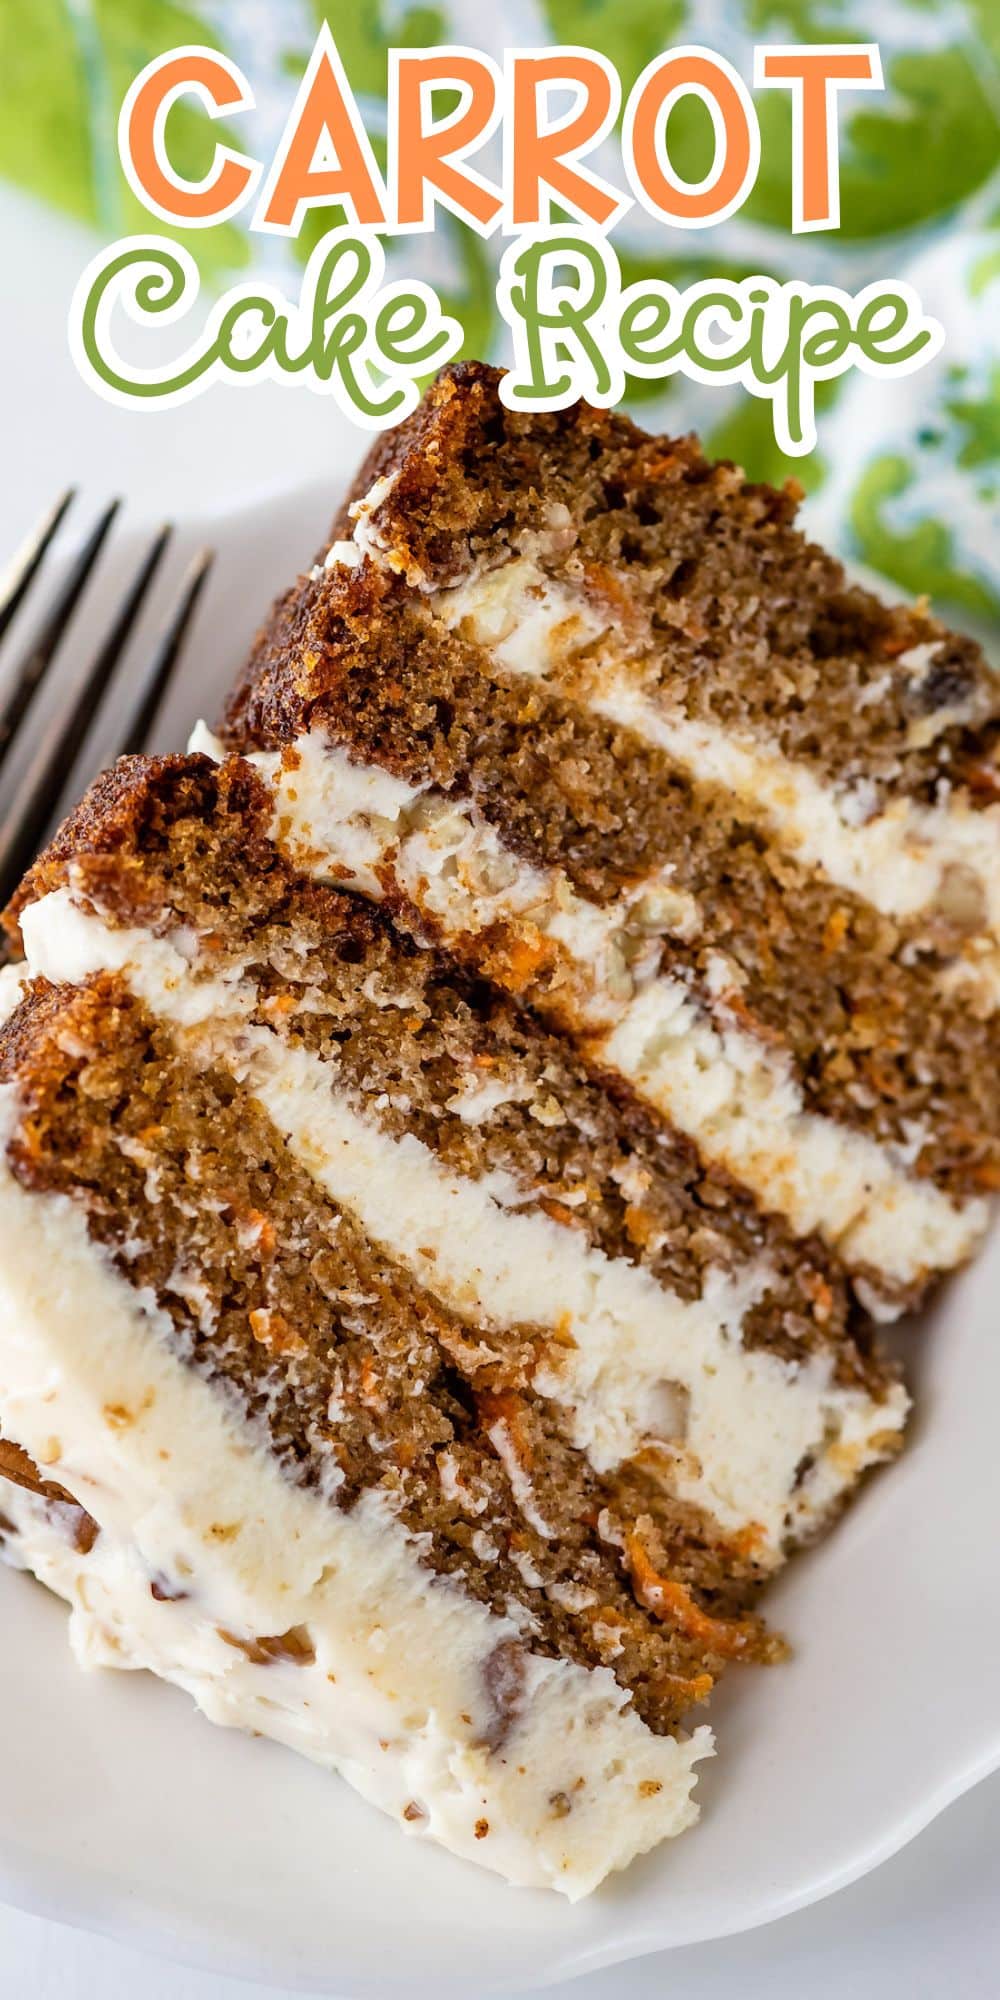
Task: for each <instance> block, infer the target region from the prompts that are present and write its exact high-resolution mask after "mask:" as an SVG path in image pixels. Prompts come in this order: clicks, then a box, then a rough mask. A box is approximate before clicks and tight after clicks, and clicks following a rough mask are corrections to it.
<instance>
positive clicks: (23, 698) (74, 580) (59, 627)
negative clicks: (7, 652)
mask: <svg viewBox="0 0 1000 2000" xmlns="http://www.w3.org/2000/svg"><path fill="white" fill-rule="evenodd" d="M120 506H121V501H120V500H112V502H111V505H110V507H106V508H105V510H104V513H103V514H102V515H101V518H100V520H99V521H98V523H97V525H96V527H95V528H93V529H92V531H91V533H90V534H89V535H88V537H87V540H86V542H85V543H84V545H83V548H82V549H81V550H80V553H79V555H78V556H77V558H76V561H75V562H74V563H73V566H72V568H71V570H70V572H69V575H68V576H67V578H66V580H65V582H64V584H63V586H62V589H61V590H60V591H59V594H58V596H57V597H56V601H55V603H54V604H53V606H52V609H51V611H50V612H49V614H48V616H47V618H46V619H45V622H44V624H43V626H42V629H41V631H40V632H39V634H38V636H37V638H36V639H35V641H34V643H33V644H32V645H31V646H30V647H29V649H28V651H27V653H26V654H25V656H24V658H23V660H22V661H21V665H20V667H19V668H18V671H17V673H16V674H15V676H14V684H13V686H12V688H11V691H10V693H9V695H8V697H7V700H6V702H5V704H4V707H3V709H2V711H0V760H2V759H3V758H4V757H5V755H6V753H7V751H8V750H9V748H10V744H11V740H12V738H13V737H14V736H15V735H16V733H17V730H18V729H19V728H20V726H21V723H22V722H23V720H24V716H25V712H26V710H27V708H28V706H29V703H30V702H31V699H32V696H33V695H34V694H35V693H36V691H37V689H38V687H39V686H40V684H41V682H42V680H43V678H44V676H45V673H46V670H47V668H48V667H49V666H50V664H51V661H52V658H53V655H54V654H55V651H56V648H57V646H58V644H59V641H60V639H61V638H62V636H63V633H64V632H65V630H66V625H67V622H68V620H69V618H70V616H71V614H72V612H73V610H74V608H75V605H76V602H77V599H78V598H79V596H80V593H81V591H82V590H83V587H84V584H85V583H86V581H87V578H88V577H89V575H90V572H91V570H92V569H93V567H94V564H95V563H96V561H97V558H98V556H99V555H100V552H101V549H102V547H103V545H104V541H105V537H106V536H107V534H108V530H109V529H110V527H111V524H112V522H113V520H114V518H115V515H116V514H117V512H118V509H119V507H120Z"/></svg>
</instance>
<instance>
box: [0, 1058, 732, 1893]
mask: <svg viewBox="0 0 1000 2000" xmlns="http://www.w3.org/2000/svg"><path fill="white" fill-rule="evenodd" d="M15 1111H16V1100H15V1098H14V1095H13V1092H12V1090H11V1088H10V1087H9V1086H5V1088H4V1092H3V1101H2V1103H0V1138H2V1139H3V1140H4V1141H5V1139H6V1134H7V1131H8V1129H9V1124H10V1122H11V1121H12V1119H13V1117H14V1115H15ZM82 1327H83V1328H86V1336H87V1337H86V1340H81V1328H82ZM0 1382H2V1385H3V1387H2V1391H0V1425H2V1428H3V1431H4V1434H5V1435H7V1436H10V1437H12V1438H16V1440H17V1441H18V1443H19V1444H21V1445H22V1446H23V1448H24V1449H25V1450H26V1451H28V1452H29V1453H30V1454H31V1456H32V1457H33V1458H34V1459H35V1461H36V1462H37V1463H38V1464H39V1465H41V1466H42V1467H43V1468H44V1470H45V1472H46V1474H47V1475H48V1476H51V1477H52V1478H54V1479H57V1480H58V1482H59V1484H60V1485H62V1486H64V1487H65V1488H66V1489H67V1490H68V1491H69V1492H71V1493H72V1494H73V1495H74V1497H75V1498H76V1499H77V1500H78V1501H79V1503H80V1505H81V1506H83V1507H85V1508H86V1509H87V1510H88V1512H89V1513H91V1514H92V1515H93V1516H94V1518H95V1520H96V1521H97V1522H98V1523H99V1527H100V1533H99V1535H98V1537H97V1540H96V1542H95V1544H94V1547H93V1549H92V1550H91V1552H90V1553H89V1554H81V1553H80V1552H79V1551H77V1550H75V1549H74V1548H73V1547H72V1546H71V1544H70V1543H69V1542H64V1541H62V1539H61V1538H60V1535H59V1533H58V1530H57V1526H56V1524H55V1522H54V1520H53V1519H52V1518H50V1516H49V1514H48V1511H47V1509H46V1507H45V1505H44V1502H41V1501H39V1500H37V1499H36V1498H33V1497H32V1496H25V1495H22V1494H20V1493H19V1492H18V1490H17V1489H16V1488H11V1489H10V1494H9V1496H8V1493H7V1491H6V1489H5V1490H4V1496H3V1500H4V1512H5V1513H6V1514H7V1515H8V1516H9V1518H11V1519H12V1520H13V1522H14V1526H15V1528H16V1530H17V1534H16V1537H15V1541H14V1545H13V1546H14V1552H15V1554H16V1557H17V1559H18V1560H19V1561H21V1562H23V1563H24V1564H25V1565H27V1566H28V1567H30V1568H31V1569H33V1570H34V1571H35V1572H36V1573H37V1574H38V1575H39V1576H40V1577H41V1578H42V1580H43V1581H44V1582H46V1583H48V1584H50V1585H51V1586H52V1587H53V1588H54V1589H55V1590H57V1591H58V1592H59V1593H60V1594H61V1595H62V1596H64V1597H65V1598H66V1599H67V1601H68V1602H69V1603H70V1605H71V1606H72V1618H71V1632H72V1639H73V1644H74V1648H75V1650H76V1653H77V1657H78V1658H79V1659H80V1661H81V1664H83V1665H95V1664H102V1665H114V1666H118V1667H147V1668H149V1669H151V1670H152V1671H153V1672H155V1673H157V1674H159V1675H161V1676H162V1677H163V1678H164V1679H167V1680H170V1681H174V1682H176V1683H177V1684H178V1685H179V1686H181V1687H184V1688H186V1689H187V1690H188V1692H189V1693H190V1694H191V1695H192V1696H193V1698H194V1699H195V1701H196V1702H197V1703H198V1705H199V1707H201V1708H202V1709H203V1711H204V1712H205V1714H206V1715H208V1716H209V1717H210V1718H211V1719H213V1720H215V1721H218V1722H224V1723H229V1724H233V1725H235V1726H237V1727H240V1728H246V1729H253V1730H259V1731H260V1732H262V1733H263V1734H266V1735H268V1736H273V1737H275V1738H277V1739H278V1740H279V1741H281V1742H285V1743H288V1744H290V1745H292V1746H293V1747H294V1748H296V1749H297V1750H300V1751H303V1752H304V1753H305V1754H306V1755H308V1756H310V1757H311V1758H313V1759H314V1760H315V1761H316V1762H317V1763H319V1764H322V1765H325V1766H327V1767H328V1768H329V1769H331V1770H336V1771H339V1772H340V1773H341V1774H342V1775H343V1776H344V1777H345V1778H347V1779H348V1781H349V1782H350V1783H351V1784H352V1785H353V1786H355V1788H356V1789H357V1790H358V1791H359V1792H361V1793H362V1794H363V1796H364V1797H365V1798H367V1799H369V1800H371V1802H372V1803H373V1804H375V1805H378V1806H380V1807H381V1808H382V1809H383V1810H384V1811H386V1812H388V1813H390V1814H391V1815H392V1816H393V1817H394V1818H395V1819H397V1820H398V1821H399V1823H400V1825H401V1826H402V1827H403V1828H404V1830H406V1831H408V1832H410V1833H414V1834H417V1835H423V1836H426V1837H429V1838H431V1839H433V1840H436V1841H439V1842H440V1843H441V1844H442V1845H443V1846H444V1847H446V1848H448V1849H450V1850H451V1851H452V1852H453V1853H455V1854H458V1855H463V1856H466V1857H468V1858H470V1859H475V1860H476V1861H479V1862H480V1863H484V1864H485V1865H487V1866H489V1867H492V1868H494V1869H495V1870H496V1871H497V1872H498V1873H500V1874H501V1875H504V1876H506V1877H507V1878H508V1879H509V1880H510V1881H512V1882H516V1883H518V1884H525V1885H529V1886H540V1887H541V1886H547V1887H550V1888H555V1889H558V1890H560V1891H561V1892H562V1893H564V1894H565V1895H567V1896H569V1897H570V1898H573V1899H575V1898H576V1897H579V1896H582V1895H585V1894H586V1893H587V1892H588V1891H589V1890H591V1889H593V1888H594V1887H595V1886H596V1885H597V1883H598V1882H600V1881H601V1880H602V1879H603V1877H604V1876H605V1875H606V1874H607V1873H609V1872H610V1871H611V1870H613V1869H616V1868H619V1867H623V1866H624V1865H625V1864H626V1863H627V1862H628V1861H629V1860H630V1859H631V1858H632V1857H633V1856H634V1855H636V1854H638V1853H642V1852H645V1851H646V1849H647V1848H649V1847H651V1846H653V1845H654V1843H655V1842H657V1841H659V1840H661V1839H663V1838H665V1837H668V1836H670V1835H673V1834H676V1833H679V1832H681V1831H682V1830H683V1829H684V1828H685V1827H686V1826H688V1825H690V1824H691V1822H692V1820H693V1819H694V1818H695V1817H696V1808H695V1807H694V1805H693V1803H692V1800H691V1790H692V1785H693V1782H694V1769H693V1767H694V1765H695V1763H696V1762H697V1761H698V1759H699V1758H702V1757H704V1756H706V1755H708V1754H709V1753H710V1751H711V1747H712V1738H711V1733H710V1732H709V1731H708V1730H707V1729H705V1728H700V1729H698V1730H697V1731H696V1732H695V1734H694V1735H693V1736H692V1737H690V1738H688V1739H683V1740H675V1739H673V1738H671V1737H657V1736H654V1735H653V1734H652V1732H651V1731H650V1730H648V1729H647V1728H646V1727H645V1725H644V1724H643V1723H642V1722H641V1721H640V1720H639V1718H638V1717H637V1716H636V1715H635V1713H634V1711H633V1710H632V1709H631V1708H629V1707H628V1706H627V1703H628V1695H627V1693H626V1692H625V1691H624V1690H622V1689H621V1688H619V1687H618V1685H617V1683H616V1682H615V1680H614V1677H613V1675H612V1674H611V1673H610V1672H609V1671H608V1670H607V1669H605V1668H597V1669H594V1670H592V1671H588V1670H586V1669H584V1668H582V1667H578V1666H576V1665H573V1664H571V1663H569V1662H566V1661H561V1660H553V1659H548V1658H541V1657H539V1656H537V1655H534V1654H532V1653H530V1652H526V1651H524V1649H523V1645H522V1642H521V1640H520V1636H519V1633H518V1629H517V1627H516V1626H515V1624H514V1623H513V1621H512V1620H510V1619H507V1618H504V1617H498V1616H495V1615H494V1614H492V1613H490V1612H489V1611H487V1610H486V1609H485V1608H484V1607H483V1606H481V1605H478V1604H477V1603H475V1602H474V1601H473V1600H472V1599H471V1598H469V1597H467V1596H465V1595H464V1593H463V1592H462V1591H461V1590H460V1589H459V1588H458V1587H457V1586H456V1585H455V1584H454V1583H452V1582H451V1581H450V1580H444V1579H440V1578H436V1577H434V1576H432V1575H431V1573H430V1572H429V1571H427V1570H426V1569H425V1568H424V1567H422V1566H421V1563H420V1561H419V1552H418V1548H417V1546H416V1544H415V1543H414V1542H413V1541H412V1540H411V1539H410V1538H409V1537H408V1536H407V1534H406V1533H405V1531H404V1530H403V1529H402V1527H401V1526H400V1524H399V1523H398V1521H396V1520H395V1519H394V1518H393V1516H392V1515H391V1513H390V1512H389V1511H388V1509H387V1508H386V1507H385V1505H384V1504H383V1503H382V1502H381V1500H379V1499H378V1498H376V1497H375V1496H364V1497H362V1499H361V1501H360V1502H359V1503H358V1504H357V1505H356V1506H355V1507H354V1508H353V1509H352V1510H351V1512H350V1513H345V1512H342V1511H340V1510H339V1509H337V1508H336V1507H335V1506H334V1505H331V1504H330V1503H329V1501H327V1500H325V1499H323V1498H322V1497H321V1496H319V1495H318V1494H311V1493H306V1492H305V1491H303V1490H302V1489H300V1488H298V1487H295V1486H293V1485H292V1484H290V1483H289V1482H288V1481H286V1480H285V1478H284V1477H283V1476H282V1474H281V1472H280V1470H279V1468H278V1466H277V1465H276V1463H275V1462H274V1460H273V1459H272V1458H271V1457H270V1456H269V1454H268V1452H267V1450H266V1448H265V1447H264V1446H263V1444H261V1443H258V1442H257V1441H256V1440H255V1439H254V1437H253V1435H252V1434H251V1433H250V1432H249V1430H248V1428H247V1427H246V1426H245V1425H241V1424H240V1423H239V1422H238V1421H237V1420H236V1418H235V1416H234V1414H233V1413H232V1412H231V1410H230V1408H229V1405H228V1403H227V1402H226V1401H225V1400H224V1399H223V1398H222V1397H221V1396H220V1395H218V1394H217V1393H216V1392H215V1391H214V1390H213V1389H212V1388H211V1387H210V1386H209V1385H208V1384H207V1383H206V1382H205V1381H204V1380H203V1379H202V1378H200V1377H199V1376H197V1375H195V1374H194V1373H193V1372H192V1370H191V1369H190V1368H188V1367H186V1366H185V1365H184V1363H183V1361H182V1360H181V1359H180V1358H179V1357H178V1355H177V1353H176V1352H175V1351H174V1350H173V1348H172V1346H171V1330H170V1327H169V1323H168V1322H167V1321H166V1320H165V1317H164V1316H163V1315H162V1314H161V1312H160V1310H159V1308H158V1306H157V1304H156V1301H155V1299H153V1298H152V1297H149V1296H146V1295H144V1294H142V1293H139V1292H136V1291H135V1290H133V1289H132V1288H131V1287H130V1286H129V1285H128V1283H127V1282H126V1281H125V1279H123V1278H122V1277H120V1276H119V1275H118V1274H117V1273H116V1272H115V1271H114V1270H113V1269H112V1267H111V1266H110V1264H109V1263H108V1262H107V1261H106V1260H105V1258H104V1257H103V1255H102V1253H101V1252H100V1251H99V1250H98V1249H97V1248H95V1246H94V1245H93V1244H92V1242H91V1241H90V1239H89V1237H88V1235H87V1232H86V1226H85V1222H84V1219H83V1216H82V1214H81V1213H80V1212H79V1211H78V1210H77V1209H76V1208H75V1206H74V1204H73V1203H72V1201H71V1200H70V1199H69V1198H67V1197H66V1196H62V1195H50V1194H49V1195H43V1194H35V1193H29V1192H27V1191H26V1190H25V1189H24V1188H23V1187H22V1186H21V1185H20V1184H19V1183H18V1182H17V1181H16V1180H15V1178H14V1176H13V1175H12V1174H11V1172H10V1170H9V1168H8V1166H7V1165H6V1162H5V1161H3V1162H0ZM154 1581H156V1582H157V1583H158V1586H159V1588H160V1590H161V1592H162V1590H163V1588H164V1585H165V1584H166V1586H167V1587H168V1588H169V1587H171V1586H173V1587H175V1588H176V1591H177V1592H178V1594H177V1595H173V1596H169V1597H164V1596H163V1595H159V1596H154V1594H153V1591H152V1588H151V1585H152V1583H153V1582H154ZM180 1592H183V1593H185V1594H184V1595H181V1594H179V1593H180ZM279 1637H284V1638H285V1640H286V1641H288V1642H289V1643H288V1644H287V1646H286V1648H285V1654H287V1655H288V1656H287V1657H286V1656H284V1655H283V1654H282V1649H281V1648H280V1647H277V1648H274V1647H272V1652H274V1651H277V1653H278V1655H279V1657H277V1658H274V1657H268V1658H266V1660H265V1661H264V1662H261V1661H259V1659H258V1660H257V1661H255V1660H254V1659H253V1658H252V1657H251V1654H252V1652H253V1650H254V1644H255V1642H259V1641H260V1640H261V1639H263V1638H267V1639H269V1640H274V1639H276V1638H279ZM292 1640H294V1644H293V1643H291V1642H292ZM515 1645H516V1646H517V1647H518V1649H519V1653H520V1654H521V1656H522V1668H523V1672H522V1674H521V1676H520V1679H521V1686H520V1691H519V1693H518V1695H517V1697H516V1699H515V1700H513V1701H512V1702H510V1703H508V1704H507V1705H506V1706H504V1707H503V1709H502V1711H501V1710H498V1706H497V1697H496V1695H495V1693H493V1692H491V1688H495V1686H496V1674H495V1671H494V1669H493V1668H492V1667H491V1662H494V1661H495V1660H496V1657H497V1648H498V1647H509V1646H515ZM258 1650H259V1649H258ZM501 1657H503V1656H502V1655H501ZM490 1744H493V1745H494V1746H495V1747H493V1748H490V1747H489V1745H490ZM581 1780H582V1782H581ZM567 1798H568V1799H570V1800H571V1801H572V1805H571V1810H570V1811H569V1812H568V1813H566V1812H565V1810H564V1807H563V1804H562V1801H563V1800H564V1799H567ZM554 1801H555V1802H556V1803H555V1804H554V1803H553V1802H554Z"/></svg>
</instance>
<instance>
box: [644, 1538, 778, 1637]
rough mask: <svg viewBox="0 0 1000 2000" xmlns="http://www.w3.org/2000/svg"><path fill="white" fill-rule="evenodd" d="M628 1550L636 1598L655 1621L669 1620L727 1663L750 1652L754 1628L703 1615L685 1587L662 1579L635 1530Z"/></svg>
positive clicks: (703, 1612)
mask: <svg viewBox="0 0 1000 2000" xmlns="http://www.w3.org/2000/svg"><path fill="white" fill-rule="evenodd" d="M625 1549H626V1554H627V1556H628V1563H629V1568H630V1570H631V1571H632V1582H633V1587H634V1589H635V1594H636V1597H637V1598H638V1600H639V1603H640V1604H641V1605H643V1606H644V1608H645V1609H646V1610H647V1611H651V1612H652V1613H653V1615H654V1617H656V1618H662V1619H664V1620H667V1619H669V1620H670V1621H671V1622H672V1623H673V1624H675V1625H677V1626H679V1627H680V1630H681V1631H682V1632H685V1633H686V1634H687V1636H688V1638H689V1639H695V1640H697V1641H698V1642H699V1643H700V1644H701V1645H703V1646H709V1647H710V1648H711V1650H712V1652H713V1653H721V1654H722V1656H723V1657H724V1658H726V1659H738V1658H739V1656H740V1654H741V1653H745V1652H746V1649H747V1647H748V1646H749V1645H750V1643H751V1641H752V1639H753V1638H754V1636H755V1632H754V1627H753V1626H752V1625H751V1624H749V1623H748V1622H747V1621H745V1620H743V1619H738V1618H713V1617H712V1616H711V1614H710V1613H709V1612H707V1611H703V1610H702V1609H701V1606H700V1605H698V1604H696V1603H695V1601H694V1598H693V1597H692V1596H691V1593H690V1591H689V1590H688V1589H687V1587H686V1585H685V1584H683V1583H678V1582H677V1581H676V1579H675V1578H673V1577H669V1576H661V1575H660V1573H659V1571H658V1570H657V1569H655V1568H654V1566H653V1564H652V1563H651V1562H650V1559H649V1557H648V1555H647V1554H646V1551H645V1549H644V1548H643V1545H642V1542H641V1541H640V1539H639V1536H638V1535H637V1534H636V1533H635V1530H634V1529H633V1530H632V1531H631V1533H629V1534H628V1535H626V1537H625Z"/></svg>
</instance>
